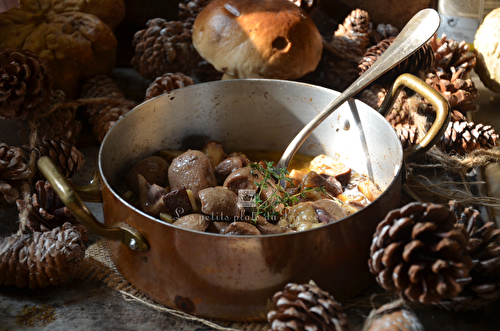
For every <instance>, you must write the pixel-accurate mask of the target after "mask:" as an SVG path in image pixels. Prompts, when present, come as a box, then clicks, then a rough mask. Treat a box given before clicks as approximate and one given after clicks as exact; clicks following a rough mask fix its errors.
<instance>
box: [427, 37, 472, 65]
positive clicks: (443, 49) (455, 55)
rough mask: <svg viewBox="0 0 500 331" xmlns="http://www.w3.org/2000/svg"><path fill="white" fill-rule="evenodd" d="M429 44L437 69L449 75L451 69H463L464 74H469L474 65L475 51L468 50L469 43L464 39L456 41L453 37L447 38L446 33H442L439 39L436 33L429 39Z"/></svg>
mask: <svg viewBox="0 0 500 331" xmlns="http://www.w3.org/2000/svg"><path fill="white" fill-rule="evenodd" d="M429 45H430V46H431V47H432V50H433V51H434V56H435V58H436V65H435V67H436V68H437V69H440V70H442V71H443V72H445V73H447V74H448V75H451V74H452V73H453V71H455V70H458V69H460V68H461V69H463V70H464V74H465V75H467V74H469V73H470V72H471V71H472V69H473V68H474V67H475V66H476V57H477V55H476V53H475V52H473V51H471V50H470V47H469V45H468V44H467V43H466V42H465V41H463V40H462V41H461V42H457V41H455V40H453V39H448V38H447V37H446V34H443V35H442V36H441V38H440V39H438V38H437V34H436V35H434V36H433V37H432V38H431V40H430V41H429Z"/></svg>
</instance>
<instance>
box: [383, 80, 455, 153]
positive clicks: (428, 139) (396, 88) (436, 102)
mask: <svg viewBox="0 0 500 331" xmlns="http://www.w3.org/2000/svg"><path fill="white" fill-rule="evenodd" d="M403 87H408V88H409V89H411V90H413V91H415V92H417V93H418V94H420V95H421V96H422V97H424V98H425V99H427V101H429V103H430V104H431V105H432V106H433V107H434V109H435V110H436V119H435V121H434V123H433V124H432V126H431V128H430V129H429V131H427V134H426V135H425V136H424V137H423V138H422V140H421V141H420V142H419V143H418V144H416V145H413V146H411V147H408V148H407V149H405V150H404V151H403V157H404V159H405V161H409V160H414V159H416V158H418V157H419V156H421V155H422V154H424V153H426V152H427V151H428V150H429V149H431V148H432V146H434V145H435V144H436V143H437V142H438V141H439V139H441V136H442V135H443V134H444V132H445V131H446V129H447V127H448V123H449V122H450V118H451V113H450V104H449V103H448V100H446V99H445V98H444V97H443V96H442V95H441V93H439V92H438V91H436V90H435V89H434V88H432V87H431V86H430V85H428V84H427V83H425V82H423V81H422V80H421V79H419V78H417V77H415V76H414V75H411V74H402V75H400V76H399V77H398V78H397V79H396V80H395V82H394V84H393V85H392V86H391V88H390V89H389V91H388V92H387V96H386V97H385V99H384V101H383V102H382V105H381V106H380V108H379V110H378V112H379V113H381V114H382V115H385V113H387V112H388V111H389V110H390V109H391V107H392V105H393V104H394V102H395V101H396V99H397V96H398V94H399V92H400V91H401V90H402V89H403Z"/></svg>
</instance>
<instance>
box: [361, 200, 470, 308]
mask: <svg viewBox="0 0 500 331" xmlns="http://www.w3.org/2000/svg"><path fill="white" fill-rule="evenodd" d="M455 222H456V217H455V214H454V213H453V212H451V211H450V210H449V209H448V208H446V207H444V206H441V205H436V204H432V203H429V204H426V203H418V202H414V203H410V204H407V205H406V206H404V207H403V208H401V209H395V210H393V211H391V212H389V213H388V214H387V216H386V217H385V219H384V220H383V221H382V222H380V223H379V225H378V226H377V230H376V232H375V234H374V236H373V241H372V245H371V249H370V253H371V257H370V259H369V262H368V265H369V267H370V271H371V272H372V273H373V274H375V275H376V279H377V282H378V283H379V284H380V286H382V287H383V288H384V289H386V290H388V291H393V290H395V291H396V292H397V293H398V294H399V295H400V297H401V298H403V299H404V300H407V301H413V302H421V303H436V302H439V301H441V300H443V299H445V298H451V297H454V296H456V295H458V294H459V293H460V292H461V290H462V285H461V284H460V283H459V280H460V279H462V278H465V277H468V276H469V271H470V270H471V268H472V261H471V258H470V256H468V255H466V254H465V248H466V245H467V240H468V236H467V233H466V232H465V231H461V230H459V229H455V228H454V224H455Z"/></svg>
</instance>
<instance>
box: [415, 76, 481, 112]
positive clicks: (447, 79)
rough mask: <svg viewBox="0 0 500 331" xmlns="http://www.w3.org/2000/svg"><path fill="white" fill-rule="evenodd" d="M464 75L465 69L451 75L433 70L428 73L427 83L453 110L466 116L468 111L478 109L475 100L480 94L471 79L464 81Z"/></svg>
mask: <svg viewBox="0 0 500 331" xmlns="http://www.w3.org/2000/svg"><path fill="white" fill-rule="evenodd" d="M464 75H465V69H463V68H460V69H458V70H457V71H454V72H453V73H452V74H451V75H447V74H446V73H444V72H442V71H440V70H433V71H431V72H429V73H427V78H426V79H425V82H426V83H427V84H429V85H430V86H432V87H433V88H434V89H435V90H436V91H438V92H439V93H441V95H443V96H444V97H445V99H446V100H448V102H449V103H450V107H451V109H452V110H458V111H460V112H461V113H462V114H466V113H467V112H468V111H476V110H477V109H478V106H477V105H475V104H474V100H475V99H477V98H478V97H479V93H478V90H477V88H476V86H475V84H474V82H473V81H472V80H471V79H462V78H463V77H464Z"/></svg>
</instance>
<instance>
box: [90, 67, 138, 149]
mask: <svg viewBox="0 0 500 331" xmlns="http://www.w3.org/2000/svg"><path fill="white" fill-rule="evenodd" d="M81 98H82V99H89V98H104V99H105V100H103V101H102V102H101V103H96V104H95V105H91V106H88V107H87V108H86V110H85V114H86V115H87V117H88V118H89V123H90V125H91V126H92V132H93V133H94V135H95V136H96V138H97V139H98V140H99V142H102V140H103V139H104V136H106V134H107V133H108V131H109V130H110V129H111V127H113V125H115V123H116V121H118V120H119V119H120V118H121V117H122V116H123V115H125V114H126V113H128V112H129V111H130V110H131V109H132V108H134V107H135V105H136V104H135V103H134V102H132V101H129V100H127V98H125V95H124V94H123V92H122V91H121V90H120V88H119V87H118V85H116V84H115V82H114V81H113V79H111V78H110V77H107V76H105V75H97V76H94V77H92V78H90V79H89V80H87V81H86V82H85V84H84V85H83V87H82V96H81Z"/></svg>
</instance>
